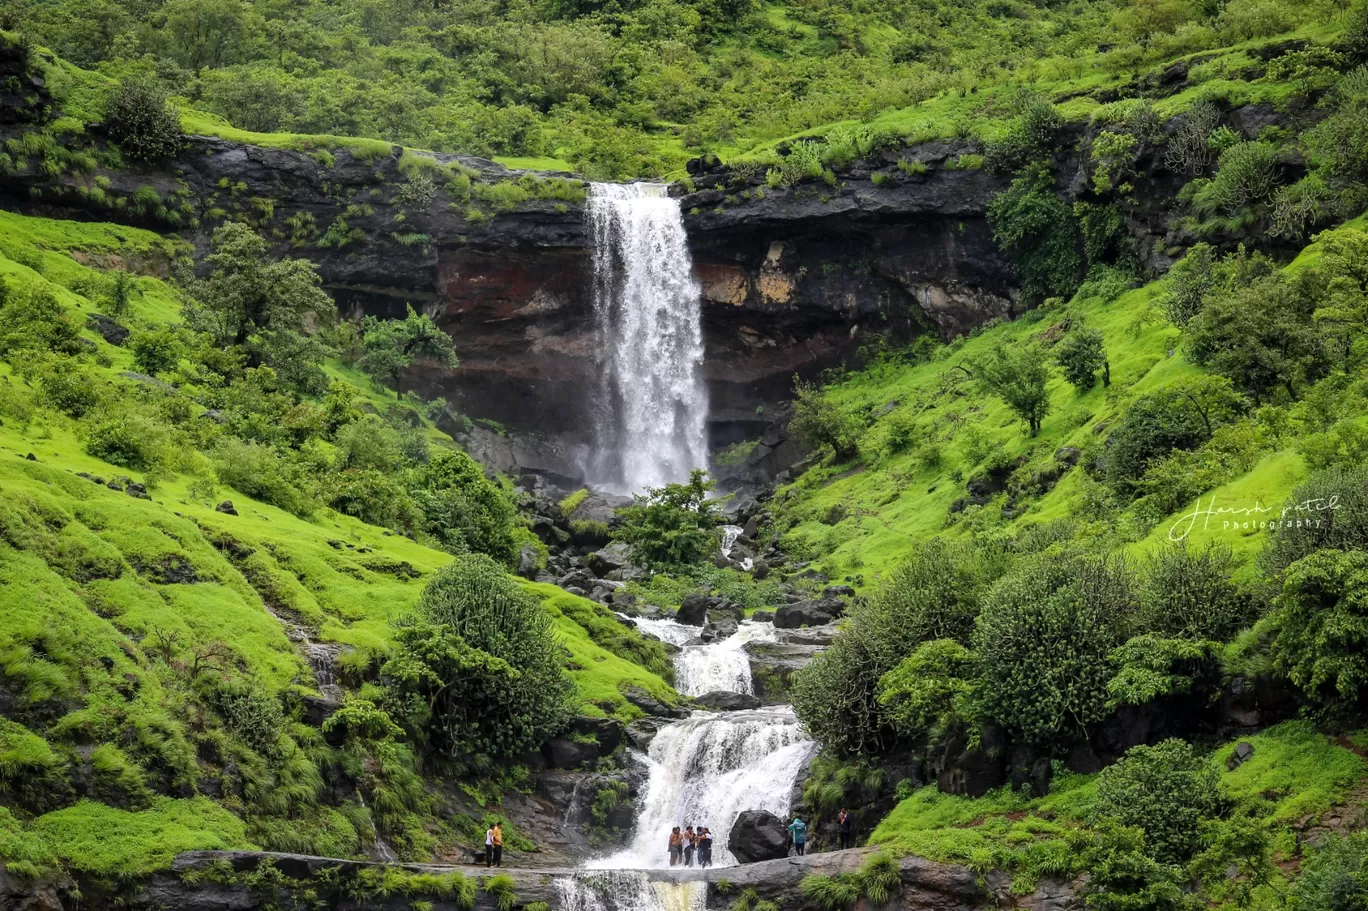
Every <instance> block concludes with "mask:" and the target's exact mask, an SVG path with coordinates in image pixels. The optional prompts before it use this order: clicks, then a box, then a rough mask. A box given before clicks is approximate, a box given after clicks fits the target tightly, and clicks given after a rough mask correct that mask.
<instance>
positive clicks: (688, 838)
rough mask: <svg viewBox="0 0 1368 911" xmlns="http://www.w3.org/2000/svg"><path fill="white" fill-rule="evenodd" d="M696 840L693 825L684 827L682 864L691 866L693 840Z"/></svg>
mask: <svg viewBox="0 0 1368 911" xmlns="http://www.w3.org/2000/svg"><path fill="white" fill-rule="evenodd" d="M695 841H697V838H696V836H695V835H694V830H693V826H685V827H684V866H686V867H692V866H693V858H694V847H695V845H694V842H695Z"/></svg>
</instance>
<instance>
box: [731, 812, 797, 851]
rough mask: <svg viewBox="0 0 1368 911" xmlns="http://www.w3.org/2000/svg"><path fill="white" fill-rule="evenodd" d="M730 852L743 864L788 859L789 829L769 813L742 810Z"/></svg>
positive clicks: (733, 830) (735, 826)
mask: <svg viewBox="0 0 1368 911" xmlns="http://www.w3.org/2000/svg"><path fill="white" fill-rule="evenodd" d="M727 850H729V851H731V853H732V855H733V856H734V857H735V858H736V859H737V860H738V861H739V862H741V863H743V864H753V863H755V862H756V861H761V860H778V859H779V858H781V857H787V856H788V850H789V834H788V827H787V826H785V825H784V821H783V820H782V819H780V818H779V817H778V816H775V815H774V814H773V813H770V812H769V811H767V810H742V811H741V815H740V816H738V817H736V822H734V823H732V827H731V833H730V834H729V835H728V836H727Z"/></svg>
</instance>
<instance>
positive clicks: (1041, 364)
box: [974, 342, 1050, 436]
mask: <svg viewBox="0 0 1368 911" xmlns="http://www.w3.org/2000/svg"><path fill="white" fill-rule="evenodd" d="M974 378H975V379H977V380H978V381H979V383H980V384H982V386H983V388H984V390H985V391H987V392H989V393H991V394H993V395H996V396H997V397H998V398H1000V399H1002V400H1003V401H1004V402H1006V403H1007V407H1008V408H1010V409H1012V413H1013V414H1015V415H1016V416H1017V417H1018V418H1020V419H1021V420H1023V421H1025V422H1026V425H1027V426H1028V427H1029V428H1030V431H1031V436H1035V435H1036V434H1038V433H1040V422H1041V421H1043V420H1044V419H1045V415H1047V414H1049V412H1050V396H1049V393H1048V392H1046V390H1045V384H1046V382H1048V381H1049V379H1050V368H1049V365H1048V362H1047V361H1046V356H1045V349H1044V348H1042V347H1041V346H1040V345H1039V344H1036V343H1034V342H1028V343H1024V344H1020V345H999V346H997V347H996V348H994V349H992V351H991V352H990V353H989V354H987V355H985V356H984V357H983V358H981V359H980V360H978V361H976V362H975V363H974Z"/></svg>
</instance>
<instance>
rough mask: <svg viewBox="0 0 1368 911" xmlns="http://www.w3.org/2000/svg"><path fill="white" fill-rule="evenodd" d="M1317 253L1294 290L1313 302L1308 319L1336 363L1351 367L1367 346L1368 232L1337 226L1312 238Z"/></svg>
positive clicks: (1362, 355)
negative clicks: (1321, 334) (1312, 323)
mask: <svg viewBox="0 0 1368 911" xmlns="http://www.w3.org/2000/svg"><path fill="white" fill-rule="evenodd" d="M1316 249H1317V251H1318V252H1319V253H1320V256H1319V257H1318V258H1317V259H1316V260H1315V262H1314V264H1313V265H1312V266H1311V267H1310V268H1308V269H1305V270H1303V271H1302V272H1301V273H1300V275H1299V279H1300V281H1299V282H1298V291H1299V293H1301V294H1304V295H1306V296H1307V297H1308V298H1309V299H1311V300H1313V301H1315V302H1316V309H1315V312H1314V313H1313V314H1312V318H1313V319H1314V320H1315V322H1316V326H1317V327H1318V328H1319V329H1320V331H1321V332H1322V333H1323V334H1324V337H1325V340H1326V344H1327V346H1328V347H1329V348H1331V349H1332V350H1333V351H1334V352H1335V360H1336V362H1337V363H1338V364H1339V365H1340V366H1342V367H1344V368H1346V369H1352V368H1354V367H1356V366H1357V365H1359V364H1361V363H1362V362H1363V359H1364V355H1365V352H1364V348H1365V345H1368V338H1366V337H1365V335H1366V334H1365V333H1364V332H1363V327H1364V326H1365V325H1368V231H1360V230H1356V229H1353V228H1340V229H1338V230H1334V231H1324V232H1322V233H1321V234H1319V235H1317V237H1316Z"/></svg>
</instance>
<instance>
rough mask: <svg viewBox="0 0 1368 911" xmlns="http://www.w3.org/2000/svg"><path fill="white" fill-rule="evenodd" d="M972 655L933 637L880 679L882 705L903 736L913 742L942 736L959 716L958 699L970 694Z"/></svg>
mask: <svg viewBox="0 0 1368 911" xmlns="http://www.w3.org/2000/svg"><path fill="white" fill-rule="evenodd" d="M973 658H974V656H973V653H972V652H970V651H969V650H968V649H966V648H965V647H964V646H962V645H960V644H959V643H958V642H955V641H954V640H952V639H935V640H933V641H931V642H926V643H923V644H922V645H920V646H918V647H917V650H916V651H915V652H913V653H912V654H911V655H910V656H909V657H907V658H904V659H903V660H902V661H901V662H900V663H899V664H898V665H897V667H895V668H893V670H891V671H889V672H888V673H886V674H884V675H883V676H882V677H880V678H879V686H878V700H879V705H881V706H883V708H884V711H885V712H886V714H887V716H888V721H889V724H891V725H892V726H893V729H894V730H896V731H897V732H898V735H899V736H901V737H903V738H905V739H907V740H909V741H911V742H913V743H918V742H923V741H925V742H932V743H934V742H936V741H939V740H941V739H942V738H943V737H944V735H945V733H946V731H947V730H948V729H949V727H950V726H951V724H952V723H953V722H954V719H955V718H956V711H957V705H956V701H957V700H958V699H960V698H961V697H963V696H965V695H966V694H968V693H969V690H970V686H971V683H970V680H972V676H973Z"/></svg>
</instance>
